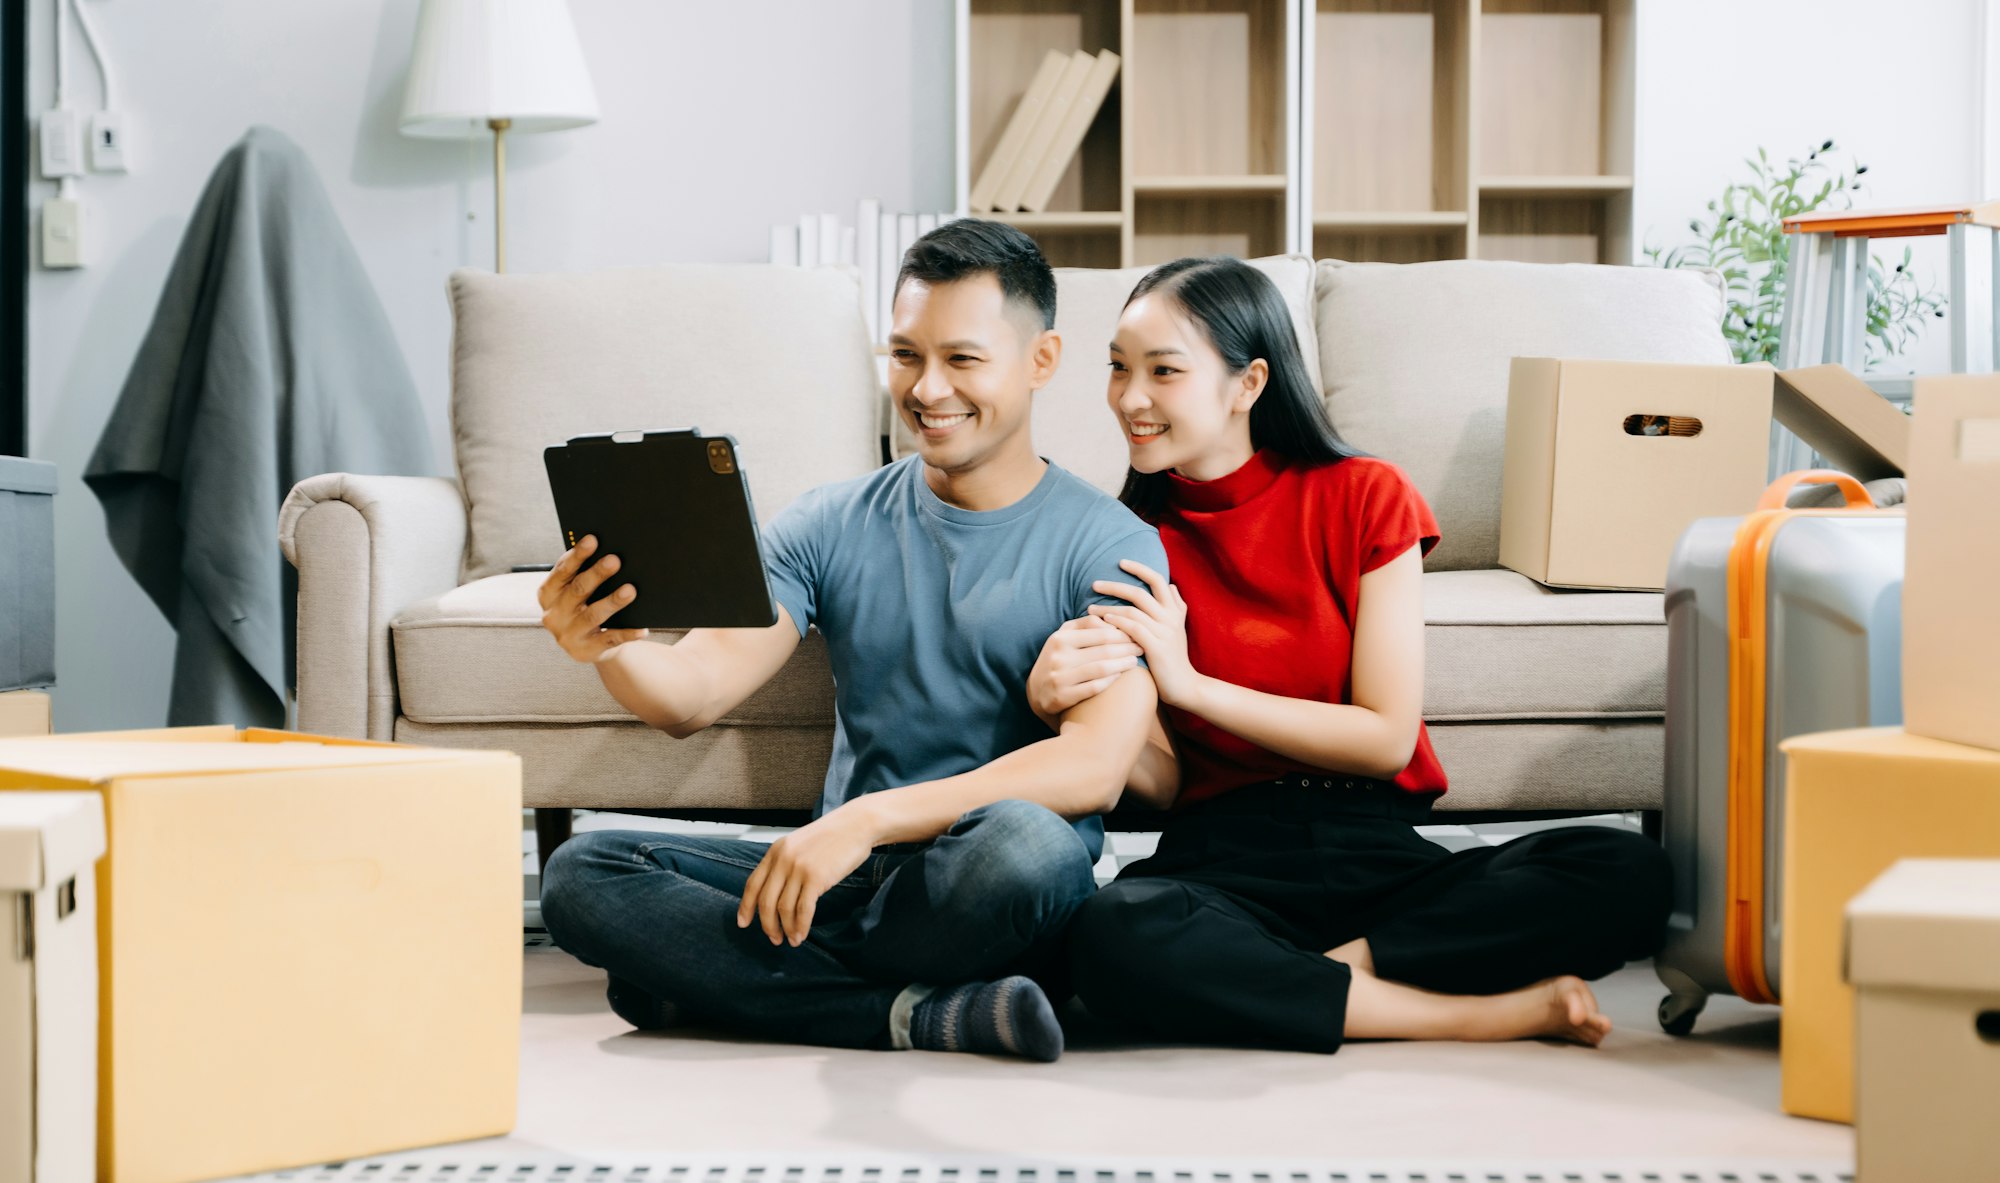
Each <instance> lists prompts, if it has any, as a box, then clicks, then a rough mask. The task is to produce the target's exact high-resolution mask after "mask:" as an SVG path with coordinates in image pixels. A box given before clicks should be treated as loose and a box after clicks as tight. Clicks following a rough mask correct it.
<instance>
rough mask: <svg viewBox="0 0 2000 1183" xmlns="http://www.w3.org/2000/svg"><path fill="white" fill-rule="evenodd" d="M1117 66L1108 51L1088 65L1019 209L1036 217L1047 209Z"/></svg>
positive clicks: (1099, 53)
mask: <svg viewBox="0 0 2000 1183" xmlns="http://www.w3.org/2000/svg"><path fill="white" fill-rule="evenodd" d="M1118 66H1119V58H1118V55H1117V54H1115V53H1113V52H1111V51H1110V50H1108V49H1106V50H1101V51H1099V52H1098V55H1097V57H1096V59H1095V60H1094V61H1092V62H1091V65H1090V73H1089V74H1087V75H1085V76H1084V80H1083V87H1082V89H1081V90H1079V91H1077V95H1076V100H1075V101H1074V102H1072V103H1071V104H1070V107H1069V110H1068V111H1066V112H1064V113H1063V116H1062V122H1061V123H1059V124H1058V125H1057V126H1056V129H1055V133H1054V135H1053V137H1052V138H1051V140H1050V142H1049V147H1048V151H1047V152H1046V153H1044V154H1043V156H1042V159H1041V161H1040V163H1038V164H1037V165H1036V166H1035V171H1034V174H1033V175H1032V176H1031V177H1029V179H1028V184H1027V187H1026V189H1025V190H1024V191H1023V193H1022V196H1021V208H1022V209H1024V210H1028V211H1030V212H1031V213H1037V214H1038V213H1041V212H1042V211H1043V210H1045V209H1047V208H1048V206H1049V198H1051V197H1053V196H1055V192H1056V183H1057V182H1059V181H1061V180H1062V177H1063V174H1064V173H1065V172H1067V171H1069V162H1070V161H1071V160H1072V159H1074V158H1075V157H1076V153H1077V149H1079V148H1081V147H1083V137H1084V136H1085V135H1087V134H1088V133H1089V132H1090V125H1091V123H1092V122H1093V121H1095V120H1096V118H1097V112H1098V111H1099V110H1100V109H1102V108H1103V106H1104V100H1105V99H1106V98H1108V97H1109V96H1110V94H1111V84H1112V83H1113V82H1115V81H1117V80H1118Z"/></svg>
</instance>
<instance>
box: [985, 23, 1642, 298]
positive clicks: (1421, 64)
mask: <svg viewBox="0 0 2000 1183" xmlns="http://www.w3.org/2000/svg"><path fill="white" fill-rule="evenodd" d="M1636 3H1637V0H958V6H959V17H960V23H959V30H960V44H959V63H960V70H959V72H960V79H959V96H960V97H959V108H960V109H959V126H960V138H961V141H962V146H961V153H960V161H959V176H960V180H959V197H960V204H961V206H964V205H965V204H966V198H967V195H968V193H969V192H970V188H971V179H972V177H974V176H976V175H977V173H978V170H979V168H980V167H981V165H982V164H983V163H984V162H985V160H986V159H987V158H988V157H989V156H990V155H991V154H992V152H993V147H994V144H995V142H996V141H997V140H998V138H999V137H1000V135H1001V134H1002V132H1003V131H1004V129H1005V125H1006V122H1007V120H1008V119H1009V118H1010V117H1011V116H1012V113H1013V111H1014V109H1015V108H1016V107H1017V106H1019V105H1020V103H1021V100H1022V97H1023V94H1024V92H1025V91H1027V90H1028V88H1029V83H1030V81H1031V80H1032V78H1033V75H1034V73H1035V71H1036V69H1037V68H1039V67H1040V65H1041V63H1042V61H1043V59H1044V58H1045V57H1046V55H1047V53H1048V51H1050V50H1052V49H1053V50H1057V51H1060V52H1062V53H1073V52H1074V51H1076V50H1083V51H1085V52H1088V53H1097V52H1098V51H1100V50H1105V49H1109V50H1112V51H1114V52H1116V53H1117V54H1118V55H1119V56H1120V63H1119V71H1118V77H1117V80H1116V82H1115V83H1114V84H1113V85H1112V87H1111V91H1110V95H1109V97H1108V98H1107V99H1106V101H1105V103H1104V106H1103V108H1102V110H1101V111H1099V113H1098V114H1097V116H1096V118H1095V120H1094V121H1093V122H1092V123H1091V125H1090V130H1089V133H1088V134H1087V135H1086V136H1085V138H1084V141H1083V145H1082V147H1081V149H1080V150H1079V151H1078V152H1077V154H1076V158H1075V159H1074V160H1073V161H1072V162H1071V164H1070V165H1069V167H1068V170H1067V172H1065V173H1064V175H1063V179H1062V181H1061V184H1060V185H1059V186H1058V187H1057V189H1056V193H1055V196H1054V197H1053V198H1052V199H1051V200H1050V202H1049V203H1048V205H1047V207H1046V209H1045V211H1044V212H1042V213H1037V214H1028V213H1008V214H995V215H992V216H996V217H1000V218H1002V219H1004V220H1006V221H1008V222H1011V223H1012V224H1014V225H1017V226H1020V227H1021V228H1022V229H1024V230H1026V231H1028V232H1029V233H1030V234H1032V235H1034V236H1035V237H1036V239H1037V240H1038V241H1040V242H1041V243H1042V245H1043V248H1044V250H1045V251H1047V252H1048V253H1049V255H1050V258H1051V260H1052V261H1056V262H1058V263H1062V264H1067V265H1086V266H1112V265H1124V266H1135V265H1143V264H1150V263H1157V262H1161V261H1164V260H1166V259H1171V258H1175V257H1177V256H1179V255H1183V254H1211V253H1218V252H1225V253H1235V254H1250V255H1259V254H1273V253H1278V252H1283V251H1300V252H1306V253H1310V254H1313V255H1315V256H1317V257H1320V258H1346V259H1354V260H1382V261H1391V262H1417V261H1422V260H1427V259H1465V258H1480V259H1557V260H1564V261H1589V262H1628V261H1630V257H1631V252H1632V233H1631V216H1632V127H1633V103H1634V98H1633V96H1634V90H1635V79H1634V62H1635V58H1636V52H1635V51H1636V45H1635V41H1634V38H1635V36H1636V23H1635V20H1634V8H1635V6H1636ZM1086 259H1088V260H1095V261H1094V262H1084V260H1086Z"/></svg>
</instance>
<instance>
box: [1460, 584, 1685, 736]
mask: <svg viewBox="0 0 2000 1183" xmlns="http://www.w3.org/2000/svg"><path fill="white" fill-rule="evenodd" d="M1424 621H1425V624H1426V627H1425V629H1424V718H1425V719H1426V720H1429V721H1431V722H1434V723H1441V722H1473V721H1481V720H1520V719H1613V718H1650V719H1658V718H1660V717H1661V716H1662V715H1663V714H1664V713H1665V712H1666V701H1667V622H1666V601H1665V597H1664V596H1661V595H1660V594H1659V593H1658V592H1576V591H1558V590H1555V589H1553V588H1548V587H1544V586H1542V585H1541V584H1539V583H1536V582H1535V581H1534V580H1532V579H1529V578H1528V577H1527V576H1525V575H1517V574H1515V573H1514V572H1512V571H1501V570H1488V571H1430V572H1426V573H1425V574H1424ZM1450 771H1451V770H1450V769H1449V768H1447V769H1446V770H1445V772H1446V775H1449V774H1450Z"/></svg>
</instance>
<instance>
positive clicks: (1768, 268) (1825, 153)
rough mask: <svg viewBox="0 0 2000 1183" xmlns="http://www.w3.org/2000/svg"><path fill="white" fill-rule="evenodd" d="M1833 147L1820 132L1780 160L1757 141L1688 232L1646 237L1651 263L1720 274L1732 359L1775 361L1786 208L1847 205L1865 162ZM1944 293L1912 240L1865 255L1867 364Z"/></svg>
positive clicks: (1898, 344) (1889, 350)
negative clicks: (1837, 156)
mask: <svg viewBox="0 0 2000 1183" xmlns="http://www.w3.org/2000/svg"><path fill="white" fill-rule="evenodd" d="M1835 151H1836V147H1835V145H1834V142H1833V141H1832V140H1827V141H1826V142H1825V143H1822V144H1821V145H1820V146H1819V147H1817V148H1814V149H1813V150H1812V151H1810V152H1808V153H1806V155H1805V157H1804V158H1803V159H1801V158H1799V157H1792V158H1791V159H1789V160H1787V161H1785V163H1784V164H1782V165H1777V164H1773V163H1771V159H1770V156H1769V154H1768V153H1767V152H1766V151H1765V150H1764V149H1762V148H1759V149H1757V156H1756V158H1755V159H1750V158H1748V157H1746V158H1745V159H1744V163H1745V164H1746V165H1748V166H1749V168H1750V177H1749V179H1747V180H1737V181H1730V182H1729V183H1728V184H1727V185H1726V186H1724V187H1723V190H1722V196H1721V197H1718V198H1717V199H1715V200H1714V201H1711V202H1709V203H1708V211H1707V216H1706V217H1696V218H1691V219H1689V220H1688V230H1689V231H1691V232H1692V233H1693V234H1694V236H1695V240H1694V241H1693V242H1690V243H1685V244H1682V245H1680V246H1676V247H1672V248H1668V249H1662V248H1661V247H1657V246H1652V245H1648V246H1647V247H1646V251H1645V253H1646V258H1647V260H1648V261H1649V262H1651V263H1652V264H1653V265H1654V266H1658V267H1708V268H1712V269H1714V270H1715V271H1717V272H1719V273H1720V274H1721V275H1722V282H1723V289H1724V299H1725V300H1726V301H1727V304H1728V314H1727V316H1726V317H1725V318H1724V321H1723V326H1722V329H1723V333H1724V334H1725V335H1726V336H1727V337H1728V338H1729V345H1730V349H1731V350H1732V351H1734V353H1735V354H1736V360H1737V361H1739V362H1753V361H1764V362H1775V361H1776V360H1777V357H1778V334H1779V326H1780V323H1781V321H1782V319H1783V313H1784V305H1785V270H1786V264H1787V262H1788V261H1789V258H1790V243H1789V242H1788V241H1787V235H1786V234H1785V232H1784V229H1783V222H1784V220H1785V219H1786V218H1789V217H1793V216H1795V215H1797V214H1803V213H1807V212H1809V211H1811V210H1817V209H1849V208H1852V207H1853V205H1854V194H1855V193H1858V192H1859V191H1860V190H1861V186H1862V181H1861V177H1862V175H1863V174H1865V173H1866V172H1867V171H1868V166H1867V165H1865V164H1857V165H1855V166H1854V167H1853V168H1852V169H1851V170H1849V169H1845V168H1840V167H1837V166H1836V164H1835V163H1834V161H1833V159H1832V154H1833V153H1834V152H1835ZM1944 309H1945V301H1944V297H1943V296H1941V295H1939V294H1937V293H1936V292H1934V291H1927V290H1925V288H1924V286H1923V285H1922V284H1921V283H1920V282H1919V281H1918V279H1917V277H1916V274H1915V273H1914V272H1913V271H1912V270H1911V269H1910V248H1909V247H1907V246H1906V247H1904V248H1903V257H1902V258H1901V259H1900V260H1898V261H1895V262H1893V263H1885V262H1884V260H1883V259H1881V258H1880V257H1877V256H1872V255H1871V256H1870V258H1869V260H1868V313H1867V317H1866V322H1865V327H1866V332H1867V338H1868V360H1867V366H1868V368H1869V369H1870V370H1874V369H1875V368H1877V367H1878V366H1880V365H1882V364H1883V363H1885V362H1887V361H1889V360H1890V359H1893V358H1896V357H1899V356H1901V355H1902V353H1903V351H1904V350H1906V349H1908V348H1909V347H1910V346H1911V345H1913V344H1914V343H1915V342H1916V340H1917V338H1918V336H1919V335H1920V334H1921V333H1922V331H1923V327H1924V324H1925V322H1926V320H1928V319H1930V318H1934V317H1941V316H1943V315H1944Z"/></svg>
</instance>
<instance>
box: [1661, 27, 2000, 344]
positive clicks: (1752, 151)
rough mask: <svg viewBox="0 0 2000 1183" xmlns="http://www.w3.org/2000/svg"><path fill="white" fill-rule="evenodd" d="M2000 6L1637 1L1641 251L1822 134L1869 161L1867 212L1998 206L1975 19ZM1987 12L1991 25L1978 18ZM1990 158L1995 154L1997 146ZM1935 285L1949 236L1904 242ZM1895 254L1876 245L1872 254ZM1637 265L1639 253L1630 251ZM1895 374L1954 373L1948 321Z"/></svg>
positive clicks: (1684, 235)
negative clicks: (1760, 165) (1755, 167)
mask: <svg viewBox="0 0 2000 1183" xmlns="http://www.w3.org/2000/svg"><path fill="white" fill-rule="evenodd" d="M1993 6H1994V0H1895V2H1894V3H1891V2H1890V0H1640V25H1639V87H1638V90H1639V93H1638V100H1639V101H1638V124H1639V126H1638V139H1637V158H1638V162H1637V169H1636V175H1635V176H1634V178H1633V182H1634V186H1635V196H1634V201H1633V215H1634V217H1633V221H1634V229H1635V234H1634V238H1635V250H1636V248H1637V247H1638V246H1640V245H1643V244H1645V243H1648V242H1651V243H1654V244H1658V245H1665V246H1670V245H1673V244H1674V243H1678V242H1684V241H1686V240H1688V239H1689V238H1691V237H1692V235H1690V234H1689V233H1688V229H1687V223H1688V219H1689V218H1690V217H1692V216H1703V217H1706V213H1705V208H1704V207H1705V206H1706V204H1707V203H1708V202H1709V201H1710V200H1712V199H1714V198H1715V197H1717V196H1719V195H1720V194H1721V192H1722V187H1723V186H1724V185H1725V184H1727V183H1728V182H1729V181H1731V180H1741V179H1746V178H1747V173H1748V170H1747V169H1746V168H1745V167H1744V165H1743V158H1744V157H1746V156H1754V155H1756V152H1757V149H1758V147H1759V146H1762V147H1764V148H1766V149H1768V150H1769V151H1770V153H1771V156H1772V158H1773V159H1774V160H1783V159H1785V158H1787V157H1791V156H1802V155H1804V154H1805V153H1806V151H1807V150H1808V149H1810V148H1814V147H1817V146H1818V145H1819V144H1820V143H1821V142H1822V141H1824V140H1828V139H1831V140H1833V141H1835V142H1836V143H1837V144H1838V145H1839V147H1840V148H1841V149H1842V151H1841V153H1840V156H1841V158H1842V159H1844V160H1847V161H1857V160H1858V161H1859V162H1860V163H1862V164H1866V165H1867V166H1868V173H1867V175H1866V176H1864V177H1863V178H1862V180H1863V181H1864V182H1865V183H1866V188H1865V189H1863V190H1862V191H1861V192H1860V193H1857V194H1855V195H1854V196H1855V197H1857V198H1858V199H1859V200H1858V202H1857V204H1858V205H1862V206H1876V207H1886V206H1901V205H1918V204H1923V203H1927V202H1952V201H1974V200H1979V199H1982V198H1989V197H2000V192H1991V193H1989V192H1982V187H1983V185H1984V184H1986V178H1984V177H1982V175H1981V172H1982V164H1983V161H1982V159H1981V149H1982V140H1984V141H1988V142H1989V143H1990V141H1991V139H1992V137H1994V136H1996V135H2000V127H1992V126H1983V125H1985V124H1986V117H1985V116H1984V114H1983V112H1982V106H1983V105H1984V100H1985V98H1986V92H1985V91H1984V90H1983V89H1982V87H1981V79H1982V77H1983V76H1985V75H1986V74H1987V73H1989V72H1990V71H1991V70H1992V69H1993V68H1994V63H1993V62H1992V61H1991V60H1990V59H1989V56H1988V55H1989V53H1990V51H1989V49H1988V47H1987V41H1986V36H1985V34H1986V30H1987V28H1988V26H1987V24H1986V23H1984V20H1983V19H1982V18H1983V17H1984V16H1985V10H1986V9H1988V8H1990V7H1993ZM1987 19H1990V18H1987ZM1988 151H1989V152H1991V151H1992V150H1991V148H1990V146H1989V147H1988ZM1908 241H1909V242H1910V245H1911V246H1912V248H1913V250H1914V252H1915V254H1916V259H1915V262H1916V265H1917V270H1918V274H1919V275H1920V276H1922V277H1923V278H1924V282H1925V283H1926V284H1927V285H1929V286H1930V287H1933V288H1935V289H1937V290H1938V291H1940V292H1942V291H1944V288H1945V283H1946V273H1945V255H1944V250H1943V243H1944V240H1943V239H1942V238H1932V239H1913V240H1908ZM1892 246H1894V247H1895V257H1896V258H1897V259H1900V258H1901V256H1902V251H1901V248H1900V246H1899V245H1897V244H1893V243H1889V242H1884V243H1881V244H1879V245H1878V246H1877V248H1876V251H1875V253H1876V254H1877V255H1878V256H1881V255H1886V254H1888V253H1889V251H1890V249H1891V247H1892ZM1636 257H1637V258H1639V259H1642V258H1643V256H1636ZM1931 324H1932V329H1931V331H1929V332H1928V333H1927V334H1926V335H1925V339H1924V340H1923V342H1922V343H1921V345H1920V347H1919V348H1918V349H1917V350H1916V351H1915V352H1914V354H1913V355H1911V356H1909V357H1906V358H1905V359H1904V360H1903V362H1902V363H1900V364H1898V365H1896V366H1894V367H1885V368H1886V369H1887V370H1889V372H1899V373H1901V372H1910V371H1912V370H1914V371H1915V372H1918V373H1927V372H1936V371H1941V370H1946V369H1949V368H1950V366H1949V359H1950V353H1949V343H1950V342H1949V335H1948V333H1947V331H1946V329H1947V326H1946V324H1945V322H1943V321H1935V320H1934V321H1932V322H1931Z"/></svg>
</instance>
